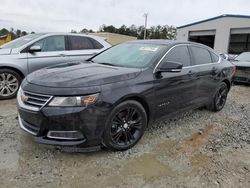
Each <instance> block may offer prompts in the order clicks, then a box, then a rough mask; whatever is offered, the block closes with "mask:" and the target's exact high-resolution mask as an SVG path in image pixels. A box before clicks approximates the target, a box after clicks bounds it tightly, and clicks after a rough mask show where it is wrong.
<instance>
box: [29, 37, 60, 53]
mask: <svg viewBox="0 0 250 188" xmlns="http://www.w3.org/2000/svg"><path fill="white" fill-rule="evenodd" d="M32 46H40V47H41V49H42V52H52V51H64V50H65V40H64V36H51V37H47V38H45V39H42V40H40V41H38V42H36V43H34V44H33V45H32Z"/></svg>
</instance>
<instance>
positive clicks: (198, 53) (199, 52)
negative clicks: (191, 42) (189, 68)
mask: <svg viewBox="0 0 250 188" xmlns="http://www.w3.org/2000/svg"><path fill="white" fill-rule="evenodd" d="M190 48H191V51H192V54H193V57H194V63H195V64H196V65H202V64H207V63H212V59H211V55H210V53H209V51H208V50H206V49H204V48H200V47H196V46H191V47H190Z"/></svg>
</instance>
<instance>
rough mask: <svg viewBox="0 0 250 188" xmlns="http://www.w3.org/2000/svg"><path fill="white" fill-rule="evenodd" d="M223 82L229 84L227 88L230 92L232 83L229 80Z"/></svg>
mask: <svg viewBox="0 0 250 188" xmlns="http://www.w3.org/2000/svg"><path fill="white" fill-rule="evenodd" d="M222 82H224V83H225V84H227V88H228V91H229V90H230V88H231V83H230V81H229V80H228V79H224V80H223V81H222Z"/></svg>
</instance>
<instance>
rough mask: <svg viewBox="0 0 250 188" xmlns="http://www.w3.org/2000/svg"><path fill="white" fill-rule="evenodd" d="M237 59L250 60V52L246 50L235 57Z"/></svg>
mask: <svg viewBox="0 0 250 188" xmlns="http://www.w3.org/2000/svg"><path fill="white" fill-rule="evenodd" d="M235 60H236V61H250V52H244V53H242V54H240V55H239V56H237V57H236V58H235Z"/></svg>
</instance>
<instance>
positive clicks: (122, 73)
mask: <svg viewBox="0 0 250 188" xmlns="http://www.w3.org/2000/svg"><path fill="white" fill-rule="evenodd" d="M140 72H141V69H137V68H124V67H114V66H108V65H102V64H97V63H89V62H84V63H83V62H76V63H64V64H60V65H57V66H53V67H48V68H45V69H41V70H38V71H35V72H33V73H31V74H30V75H28V76H27V81H28V82H29V83H31V84H35V85H40V86H46V87H58V88H66V87H67V88H69V87H70V88H79V87H89V86H100V85H103V84H109V83H113V82H119V81H123V80H128V79H133V78H135V77H136V76H137V75H139V73H140Z"/></svg>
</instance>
